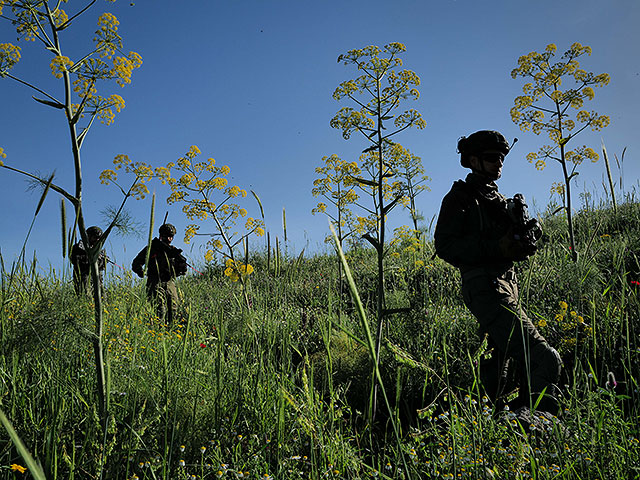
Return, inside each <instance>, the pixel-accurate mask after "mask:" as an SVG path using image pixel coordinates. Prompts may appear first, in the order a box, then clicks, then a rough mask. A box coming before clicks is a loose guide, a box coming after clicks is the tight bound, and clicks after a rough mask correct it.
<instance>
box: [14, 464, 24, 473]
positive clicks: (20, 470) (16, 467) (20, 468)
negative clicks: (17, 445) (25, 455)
mask: <svg viewBox="0 0 640 480" xmlns="http://www.w3.org/2000/svg"><path fill="white" fill-rule="evenodd" d="M11 471H13V472H16V471H17V472H20V473H24V472H26V471H27V468H26V467H23V466H22V465H18V464H17V463H12V464H11Z"/></svg>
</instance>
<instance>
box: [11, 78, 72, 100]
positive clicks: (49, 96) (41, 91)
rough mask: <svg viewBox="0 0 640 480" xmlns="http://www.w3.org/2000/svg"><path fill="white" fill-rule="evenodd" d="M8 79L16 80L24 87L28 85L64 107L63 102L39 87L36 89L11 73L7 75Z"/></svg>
mask: <svg viewBox="0 0 640 480" xmlns="http://www.w3.org/2000/svg"><path fill="white" fill-rule="evenodd" d="M5 75H6V76H7V77H9V78H11V79H12V80H15V81H16V82H18V83H21V84H23V85H26V86H27V87H30V88H33V89H34V90H35V91H36V92H39V93H41V94H42V95H44V96H46V97H48V98H50V99H51V100H52V101H54V102H56V103H59V104H61V105H62V102H60V101H59V100H58V99H57V98H55V97H52V96H51V95H49V94H48V93H47V92H45V91H44V90H41V89H39V88H38V87H36V86H35V85H31V84H30V83H29V82H25V81H24V80H20V79H19V78H18V77H14V76H13V75H11V74H10V73H6V74H5Z"/></svg>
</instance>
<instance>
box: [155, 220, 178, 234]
mask: <svg viewBox="0 0 640 480" xmlns="http://www.w3.org/2000/svg"><path fill="white" fill-rule="evenodd" d="M158 232H159V233H160V236H161V237H175V235H176V227H174V226H173V225H171V224H170V223H164V224H162V225H160V229H159V230H158Z"/></svg>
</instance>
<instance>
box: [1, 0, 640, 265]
mask: <svg viewBox="0 0 640 480" xmlns="http://www.w3.org/2000/svg"><path fill="white" fill-rule="evenodd" d="M79 3H80V2H78V0H72V1H70V2H69V3H68V4H66V5H67V7H66V8H67V11H68V12H71V11H72V8H74V7H75V5H76V4H79ZM104 11H110V12H112V13H113V14H115V15H116V17H117V18H118V19H119V20H120V30H119V31H120V33H121V35H122V37H123V39H124V42H125V48H124V49H125V51H130V50H133V51H136V52H138V53H140V54H141V55H142V58H143V62H144V63H143V65H142V67H141V68H140V69H138V70H136V71H135V72H134V75H133V82H132V84H131V85H129V86H127V87H125V88H124V89H120V88H119V87H117V90H115V93H118V94H121V95H122V96H123V97H124V99H125V101H126V108H125V109H124V110H123V111H122V113H120V114H119V115H118V116H117V117H116V121H115V123H114V124H113V125H111V126H108V127H105V126H103V125H100V124H96V125H94V127H93V128H92V130H91V132H90V133H89V136H88V137H87V140H86V141H85V144H84V146H83V150H82V156H83V167H84V170H83V175H84V179H85V194H84V195H85V196H84V201H85V208H86V211H85V215H86V218H87V221H88V222H89V224H93V223H98V224H100V223H101V220H100V216H99V213H98V212H99V211H100V210H102V209H103V208H104V207H105V206H106V205H110V204H111V205H112V204H116V203H117V202H118V201H119V196H118V195H117V192H116V191H115V189H114V188H112V187H105V186H103V185H101V184H100V182H99V180H98V174H99V173H100V171H102V170H103V169H105V168H109V167H110V165H111V161H112V160H113V158H114V156H115V155H117V154H120V153H126V154H128V155H129V156H130V158H132V159H133V160H136V161H145V162H148V163H152V164H154V165H163V164H166V163H167V162H169V161H172V160H175V159H176V158H178V157H179V156H181V155H183V154H184V153H185V152H186V151H187V150H188V148H189V146H190V145H197V146H198V147H199V148H200V150H201V151H202V156H203V158H207V157H214V158H215V159H216V160H217V162H218V163H219V164H225V165H229V166H230V168H231V176H232V177H233V180H232V182H234V183H236V184H238V185H240V186H241V187H244V188H246V189H249V188H250V189H253V190H254V191H256V193H258V195H259V196H260V198H261V199H262V203H263V205H264V208H265V213H266V223H267V229H268V230H269V231H270V232H271V235H272V238H273V237H275V236H276V235H277V236H278V237H280V238H282V221H281V218H282V217H281V216H282V209H283V207H284V208H285V209H286V215H287V230H288V231H287V233H288V236H289V242H288V249H289V251H290V252H292V253H293V254H297V253H298V252H299V251H300V250H301V249H302V248H305V247H306V248H307V251H318V250H322V249H323V248H325V247H324V246H323V243H322V240H323V238H324V236H325V235H326V233H327V222H326V219H325V218H323V217H322V216H312V215H311V209H312V208H313V207H314V206H315V204H316V203H317V201H318V200H317V199H315V198H313V197H312V195H311V188H312V182H313V180H314V178H315V173H314V169H315V167H316V166H319V165H320V161H321V158H322V157H323V156H324V155H330V154H333V153H335V154H337V155H339V156H340V157H342V158H344V159H356V158H357V156H358V154H359V152H360V151H361V150H362V149H363V148H366V146H367V145H366V144H365V143H364V141H363V139H361V138H359V137H358V136H357V135H354V136H353V137H352V139H351V140H349V141H346V140H344V139H343V138H342V136H341V132H340V131H338V130H334V129H332V128H331V127H330V126H329V120H330V119H331V118H332V116H333V115H334V114H335V113H336V112H337V111H338V110H339V109H340V108H341V107H342V106H344V105H346V103H345V102H336V101H335V100H333V98H332V96H331V95H332V93H333V91H334V89H335V87H336V86H337V85H338V84H339V83H340V82H341V81H343V80H346V79H349V78H352V77H354V76H355V71H354V69H353V68H352V67H347V66H344V65H342V64H338V63H337V62H336V59H337V57H338V55H340V54H341V53H344V52H346V51H347V50H350V49H353V48H360V47H364V46H366V45H372V44H373V45H379V46H383V45H385V44H387V43H389V42H402V43H404V44H405V45H406V47H407V52H406V54H405V55H404V56H403V60H404V67H405V68H408V69H411V70H413V71H415V72H416V73H417V74H418V75H419V76H420V77H421V79H422V84H421V86H420V87H419V89H420V92H421V97H420V99H419V100H418V101H416V102H410V103H409V104H407V105H406V106H407V108H409V107H411V108H416V109H418V110H419V111H420V112H421V113H422V114H423V116H424V118H425V119H426V121H427V128H425V129H424V130H421V131H419V130H416V131H412V132H405V133H402V134H400V135H399V136H397V137H396V140H397V141H398V142H400V143H402V144H403V145H404V146H405V147H407V148H409V149H410V150H411V151H412V152H413V153H414V154H416V155H419V156H420V157H422V161H423V164H424V167H425V170H426V172H427V173H428V174H429V175H430V176H431V178H432V181H431V184H430V187H431V192H425V193H423V194H422V196H420V197H419V198H418V207H419V209H420V210H421V211H422V213H423V214H424V216H425V217H426V219H427V221H429V220H430V219H431V218H432V217H433V216H434V215H436V214H437V212H438V209H439V205H440V201H441V199H442V197H443V196H444V194H445V193H446V192H447V191H448V189H449V188H450V186H451V183H452V182H453V181H454V180H456V179H458V178H462V177H464V175H465V174H466V170H464V169H463V168H462V167H460V165H459V161H458V156H457V154H456V142H457V140H458V138H459V137H460V136H462V135H468V134H469V133H472V132H474V131H476V130H480V129H496V130H500V131H502V132H503V133H504V134H505V136H506V137H507V138H508V139H509V140H511V139H512V138H513V137H518V138H519V139H520V141H519V142H518V144H517V146H516V147H515V149H514V151H513V153H512V154H510V155H509V157H508V161H507V164H506V166H505V172H504V176H503V178H502V179H501V180H500V183H499V185H500V189H501V191H502V192H503V193H505V194H507V195H512V194H514V193H516V192H522V193H524V194H525V196H526V197H527V198H528V199H529V201H530V206H531V204H532V203H535V206H536V207H537V209H539V210H544V208H545V207H546V205H547V203H548V201H549V196H550V195H549V188H550V186H551V184H552V183H553V182H554V181H557V180H559V179H560V175H561V174H560V167H559V165H557V164H549V165H548V167H547V169H546V170H545V171H544V172H542V173H541V172H538V171H536V170H535V168H534V167H533V165H530V164H529V163H527V161H526V160H525V155H526V154H527V153H528V152H530V151H533V150H537V148H538V147H539V146H540V145H542V144H543V143H546V142H545V140H546V139H545V137H544V136H540V137H537V136H535V135H533V134H532V133H523V132H520V130H519V129H518V128H517V126H516V125H514V124H513V123H512V122H511V118H510V115H509V109H510V107H511V106H512V104H513V99H514V97H515V96H517V95H518V94H519V93H520V91H521V86H522V80H521V79H519V80H513V79H512V78H511V76H510V72H511V70H512V69H513V68H514V66H515V65H516V61H517V58H518V57H519V56H520V55H522V54H526V53H529V52H530V51H532V50H537V51H540V50H543V49H544V48H545V46H546V45H547V44H549V43H555V44H556V45H557V46H558V50H559V51H560V52H562V51H564V50H566V49H567V48H568V47H569V46H570V45H571V44H572V43H573V42H580V43H582V44H585V45H590V46H591V47H592V48H593V54H592V56H591V57H586V58H585V57H583V58H584V60H583V62H582V66H583V68H585V69H586V70H588V71H593V72H595V73H602V72H607V73H609V74H610V75H611V83H610V84H609V85H608V86H607V87H605V88H603V89H597V90H596V97H595V99H594V100H593V101H592V102H590V104H589V105H587V108H589V109H593V110H596V111H598V112H599V113H602V114H608V115H610V116H611V125H610V126H609V127H608V128H606V129H605V130H603V131H601V132H596V133H591V132H590V131H585V132H584V133H583V134H581V136H580V137H581V138H577V139H576V140H575V141H576V142H580V143H586V144H587V145H588V146H591V147H593V148H594V149H596V150H598V151H599V148H600V141H601V139H603V140H604V141H605V143H606V145H607V148H608V150H609V153H610V154H611V156H612V154H613V153H617V154H618V155H619V154H620V152H621V151H622V149H623V148H624V147H625V146H626V147H627V154H626V157H625V163H624V183H625V186H626V189H627V191H631V189H632V187H633V186H634V185H636V186H637V182H638V178H640V177H639V176H640V167H639V165H638V152H639V151H640V141H639V140H638V127H639V126H640V101H639V100H640V93H639V92H640V56H638V54H637V47H638V45H640V33H639V31H638V28H637V26H638V24H640V2H638V1H636V0H610V1H607V2H603V1H601V0H580V1H563V2H558V1H555V0H554V1H550V0H540V1H538V2H530V1H524V0H501V1H490V0H485V1H482V2H480V1H477V0H458V1H455V0H440V1H435V0H433V1H427V0H396V1H386V2H381V1H377V0H357V1H351V0H349V1H345V0H340V1H337V0H336V1H333V0H332V1H320V0H313V1H310V0H278V1H276V0H235V1H232V0H191V1H188V2H175V1H172V2H169V1H166V0H153V1H151V0H138V1H136V2H135V5H130V2H128V1H121V0H119V1H117V2H116V3H115V4H112V3H107V2H103V1H99V2H98V3H97V4H96V5H95V6H94V7H93V8H92V9H91V10H90V11H89V12H87V14H85V15H84V16H83V19H82V21H78V22H75V23H74V25H73V26H72V27H71V28H69V29H68V30H66V31H64V32H62V42H63V48H64V49H65V52H64V54H66V55H68V56H70V57H71V58H72V59H73V58H75V59H77V58H78V57H79V56H80V55H82V54H83V53H85V52H86V51H87V49H89V48H90V45H91V38H92V37H93V32H94V30H95V25H96V24H95V22H96V19H97V17H98V15H100V14H101V13H102V12H104ZM15 37H16V35H15V32H14V30H13V28H12V27H11V25H10V24H9V23H8V22H6V21H0V43H3V42H12V43H16V42H15ZM18 45H20V46H21V47H22V59H21V61H20V62H19V63H18V64H17V65H16V67H15V68H14V69H13V70H12V73H13V74H14V75H16V76H18V77H20V78H23V79H25V80H27V81H31V82H33V83H36V84H38V85H39V86H43V87H44V88H45V89H46V90H48V91H51V92H52V93H53V94H55V95H58V96H62V92H61V91H60V88H61V85H60V83H59V82H58V81H56V80H55V79H54V78H53V77H52V75H51V73H50V69H49V61H50V54H49V53H48V52H45V53H43V52H42V48H41V46H40V45H39V44H37V43H34V42H29V43H26V42H23V41H21V42H19V43H18ZM32 93H33V92H31V91H30V90H29V89H27V88H26V87H24V86H22V85H19V84H17V83H16V82H14V81H12V80H10V79H6V78H5V79H0V105H1V106H2V108H1V109H0V125H1V128H0V147H2V148H4V151H5V153H6V154H7V158H6V159H4V162H5V163H6V164H8V165H14V166H17V167H19V168H23V169H25V170H28V171H31V172H40V173H47V172H52V171H54V170H55V172H56V177H55V181H56V182H58V183H59V184H61V185H62V186H65V187H66V188H68V189H70V190H73V169H72V168H73V166H72V162H71V155H70V148H69V139H68V134H67V131H66V125H65V119H64V117H63V114H62V113H61V112H60V111H57V110H54V109H51V108H48V107H45V106H42V105H40V104H37V103H36V102H34V101H33V100H32V99H31V95H32ZM580 172H581V173H580V176H579V177H578V179H577V182H576V184H575V185H576V189H577V190H578V192H581V191H584V190H585V188H586V190H589V191H592V192H595V194H596V195H597V196H600V197H602V196H603V188H602V181H603V173H604V163H603V162H602V161H600V162H598V163H596V164H591V163H589V164H584V165H583V166H582V168H581V169H580ZM614 174H615V175H616V176H617V169H615V168H614ZM26 186H27V184H26V183H25V181H24V179H23V178H21V177H20V176H19V175H17V174H14V173H12V172H9V171H7V170H4V169H3V170H0V195H1V198H2V209H1V212H2V213H1V217H0V218H1V220H2V229H1V230H0V231H1V233H0V248H1V251H2V254H3V256H4V261H5V263H7V262H11V260H12V259H14V258H15V257H16V255H17V254H18V252H19V250H20V248H21V246H22V243H23V241H24V238H25V236H26V233H27V230H28V228H29V224H30V222H31V219H32V218H33V212H34V210H35V208H36V204H37V202H38V199H39V193H37V192H28V191H26ZM167 194H168V193H167V190H166V189H165V188H164V187H161V186H159V187H158V188H157V195H158V201H157V212H158V213H157V217H160V219H161V218H162V216H163V215H164V212H165V211H166V210H169V212H170V213H169V219H170V221H171V222H173V223H174V224H175V225H176V226H177V227H178V229H179V234H178V236H177V238H176V240H175V244H176V245H177V246H179V247H184V248H185V250H186V252H187V255H188V256H189V257H190V258H191V259H192V261H193V262H194V264H198V263H201V262H202V249H201V248H200V244H199V243H198V242H194V244H193V245H189V246H186V247H185V246H184V245H183V243H182V235H181V234H182V232H183V231H184V226H185V225H186V224H187V223H188V222H187V221H186V219H184V217H183V216H182V214H181V212H180V209H179V207H177V206H166V204H165V202H164V200H165V198H166V196H167ZM576 199H578V197H577V196H576ZM578 203H579V202H578ZM247 205H248V207H247V208H248V209H249V210H250V212H251V213H253V214H254V215H257V206H255V204H253V203H252V202H251V201H250V202H249V203H248V204H247ZM578 206H579V205H578ZM128 207H129V210H130V211H131V213H132V214H133V216H134V217H135V218H136V219H138V220H139V221H140V222H142V223H143V224H145V225H146V223H147V222H148V217H149V209H150V196H149V197H147V199H145V200H143V201H130V203H129V205H128ZM68 210H69V211H70V210H71V209H70V206H69V209H68ZM396 215H397V217H396V218H395V219H394V220H393V221H394V222H395V224H403V223H408V216H406V214H405V213H397V214H396ZM144 229H146V226H145V227H144ZM143 243H144V240H143V239H142V238H132V237H130V238H126V239H123V238H121V237H112V238H110V239H109V241H108V243H107V251H108V254H109V255H110V256H111V257H112V258H113V259H114V260H115V261H116V262H118V263H119V264H121V265H125V266H127V267H128V266H129V265H130V263H131V260H132V258H133V256H135V254H136V253H137V252H138V250H139V249H140V248H141V247H142V245H143ZM263 244H264V243H263V242H262V241H261V242H260V243H259V245H263ZM34 250H35V251H36V252H37V256H38V259H39V262H40V263H41V265H42V266H43V267H44V268H46V267H47V266H48V265H49V264H51V265H53V266H55V267H56V268H58V267H59V266H60V265H62V259H61V253H60V252H61V239H60V214H59V197H58V196H57V195H55V194H54V193H51V194H50V195H49V197H48V198H47V200H46V203H45V205H44V207H43V208H42V210H41V212H40V214H39V215H38V218H37V219H36V223H35V227H34V231H33V233H32V234H31V237H30V239H29V242H28V244H27V257H28V258H30V257H32V256H33V252H34Z"/></svg>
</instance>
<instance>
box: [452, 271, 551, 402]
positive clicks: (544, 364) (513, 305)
mask: <svg viewBox="0 0 640 480" xmlns="http://www.w3.org/2000/svg"><path fill="white" fill-rule="evenodd" d="M462 295H463V298H464V302H465V304H466V305H467V308H469V310H471V313H473V315H474V316H475V317H476V318H477V320H478V323H479V324H480V330H481V331H482V332H483V333H486V334H487V335H488V337H489V346H490V347H493V349H494V351H493V353H492V356H491V358H490V359H488V360H485V361H483V362H481V364H480V376H481V381H482V383H483V386H484V389H485V391H486V393H487V395H488V396H489V398H491V400H493V401H494V402H495V401H496V400H498V399H500V397H501V396H502V394H508V393H509V392H505V391H504V388H505V381H506V377H507V368H508V366H509V362H510V361H512V360H515V362H516V363H517V364H518V367H519V372H520V378H519V383H520V389H521V392H523V391H524V392H527V393H528V394H529V395H530V399H526V400H528V401H529V400H530V401H531V402H532V405H535V403H536V402H537V401H538V397H539V396H540V393H542V392H543V391H544V392H545V396H544V397H543V398H542V400H541V401H540V403H539V405H538V408H539V409H541V410H545V411H548V412H550V413H553V414H555V413H557V410H558V405H557V400H556V396H557V394H558V392H557V386H556V384H557V383H558V381H559V379H560V368H561V363H562V362H561V359H560V355H559V354H558V352H556V350H555V349H553V348H552V347H551V346H550V345H549V344H548V343H547V342H546V340H545V339H544V337H543V336H542V335H540V333H539V332H538V330H537V329H536V327H535V326H534V325H533V323H532V322H531V320H529V318H527V316H526V314H525V312H524V311H523V310H522V308H521V306H520V305H519V303H518V284H517V281H516V278H515V272H513V270H508V271H507V272H506V273H503V274H501V275H492V274H490V273H486V272H478V271H472V272H469V273H465V274H464V275H463V278H462ZM527 403H528V402H527Z"/></svg>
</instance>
